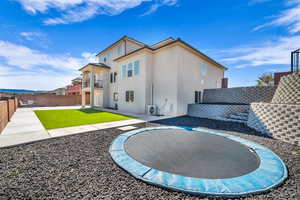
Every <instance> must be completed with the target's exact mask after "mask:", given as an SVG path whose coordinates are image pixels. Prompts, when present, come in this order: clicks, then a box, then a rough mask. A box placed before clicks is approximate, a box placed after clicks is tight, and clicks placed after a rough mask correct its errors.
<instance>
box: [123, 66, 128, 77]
mask: <svg viewBox="0 0 300 200" xmlns="http://www.w3.org/2000/svg"><path fill="white" fill-rule="evenodd" d="M126 73H127V69H126V65H122V77H123V78H125V77H127V74H126Z"/></svg>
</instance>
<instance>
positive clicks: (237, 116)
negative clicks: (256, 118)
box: [228, 114, 248, 121]
mask: <svg viewBox="0 0 300 200" xmlns="http://www.w3.org/2000/svg"><path fill="white" fill-rule="evenodd" d="M228 118H229V119H234V120H244V121H247V120H248V115H247V116H241V115H236V114H234V115H231V116H230V117H228Z"/></svg>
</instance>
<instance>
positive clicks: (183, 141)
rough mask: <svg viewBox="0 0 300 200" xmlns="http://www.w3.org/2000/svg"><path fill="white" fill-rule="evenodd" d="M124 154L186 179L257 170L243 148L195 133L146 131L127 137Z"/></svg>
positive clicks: (251, 155)
mask: <svg viewBox="0 0 300 200" xmlns="http://www.w3.org/2000/svg"><path fill="white" fill-rule="evenodd" d="M125 151H126V153H127V154H128V155H129V156H130V157H132V158H133V159H135V160H136V161H138V162H140V163H142V164H143V165H146V166H148V167H151V168H154V169H157V170H161V171H165V172H169V173H173V174H177V175H182V176H187V177H195V178H208V179H224V178H233V177H238V176H242V175H245V174H248V173H250V172H252V171H254V170H255V169H257V168H258V167H259V164H260V160H259V158H258V156H257V155H256V153H254V152H253V151H252V150H250V149H249V148H248V147H247V146H245V145H243V144H241V143H239V142H235V141H233V140H230V139H228V138H225V137H223V136H218V135H213V134H208V133H204V132H199V131H189V130H180V129H178V130H177V129H174V130H173V129H168V130H149V131H145V132H141V133H139V134H136V135H133V136H131V137H129V139H128V140H127V141H126V142H125Z"/></svg>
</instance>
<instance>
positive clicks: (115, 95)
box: [113, 92, 118, 101]
mask: <svg viewBox="0 0 300 200" xmlns="http://www.w3.org/2000/svg"><path fill="white" fill-rule="evenodd" d="M113 98H114V101H118V93H117V92H114V96H113Z"/></svg>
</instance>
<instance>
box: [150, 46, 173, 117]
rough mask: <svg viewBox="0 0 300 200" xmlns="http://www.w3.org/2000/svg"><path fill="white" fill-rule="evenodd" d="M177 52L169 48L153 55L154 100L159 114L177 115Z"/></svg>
mask: <svg viewBox="0 0 300 200" xmlns="http://www.w3.org/2000/svg"><path fill="white" fill-rule="evenodd" d="M177 51H178V49H177V48H168V49H163V50H161V51H159V52H157V53H155V54H154V55H153V66H152V69H153V86H154V88H153V99H154V105H156V106H157V107H158V109H159V114H164V115H168V114H176V113H177V84H178V83H177V81H178V79H177V77H178V56H177V55H178V52H177ZM150 67H151V66H150Z"/></svg>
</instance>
